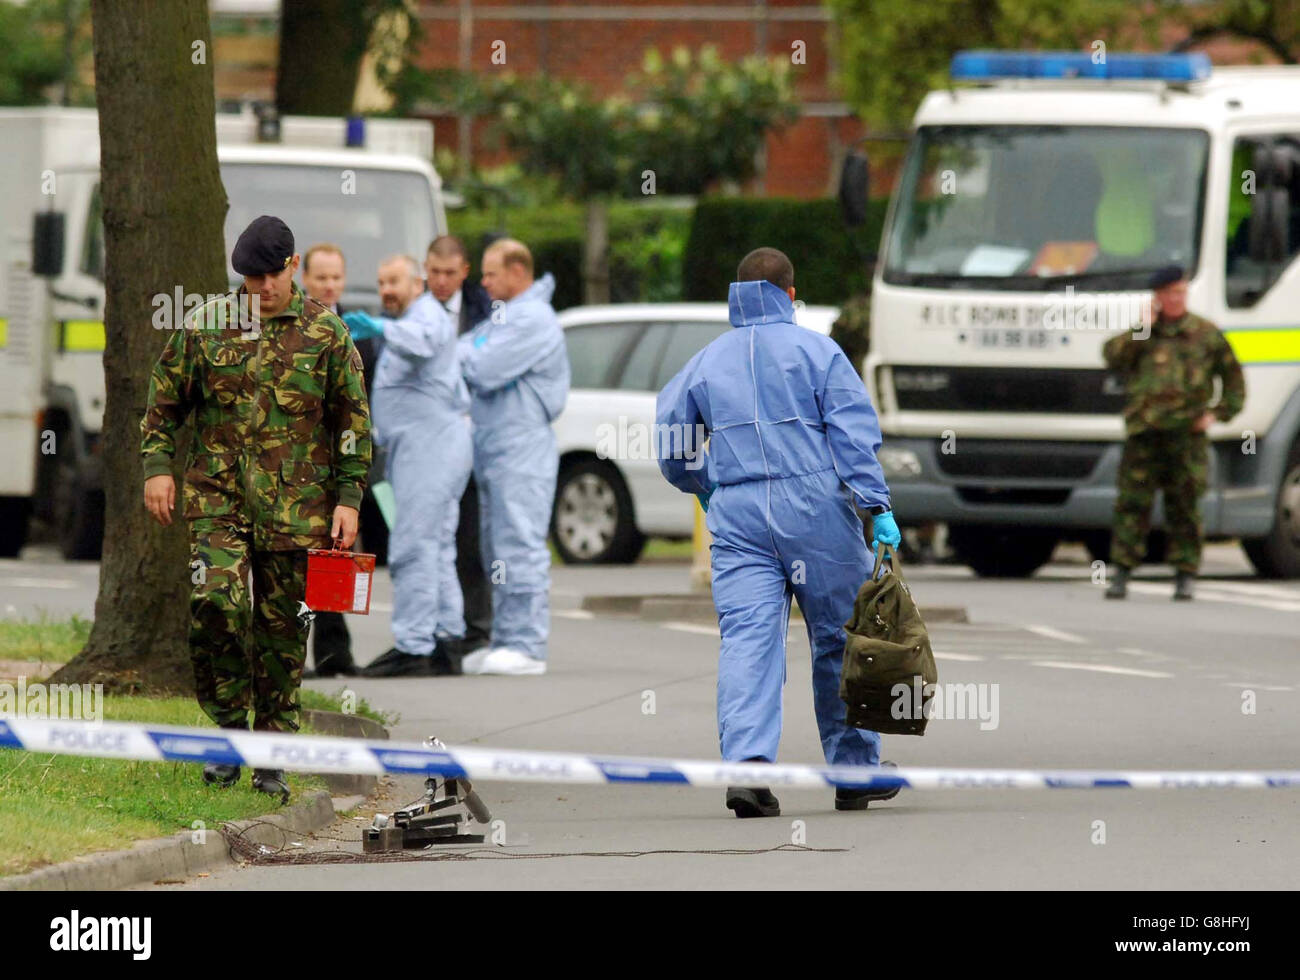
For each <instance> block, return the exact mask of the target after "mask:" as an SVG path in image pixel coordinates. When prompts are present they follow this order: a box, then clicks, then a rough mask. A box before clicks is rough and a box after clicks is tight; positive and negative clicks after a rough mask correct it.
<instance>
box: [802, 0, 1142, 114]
mask: <svg viewBox="0 0 1300 980" xmlns="http://www.w3.org/2000/svg"><path fill="white" fill-rule="evenodd" d="M828 3H829V5H830V8H831V11H832V14H833V17H834V24H835V32H834V33H835V36H836V38H837V41H836V44H837V53H836V54H837V60H838V62H839V64H840V83H841V87H842V89H843V91H844V94H845V97H846V98H847V99H848V101H849V102H850V104H852V105H853V107H854V108H855V109H856V110H857V112H858V113H859V114H860V115H861V116H862V117H863V118H864V119H866V120H867V122H868V123H870V124H871V125H873V126H877V127H881V128H894V129H902V128H906V127H907V125H908V124H909V123H910V122H911V119H912V115H913V113H914V112H915V111H916V107H917V105H918V104H919V103H920V101H921V98H922V97H923V96H924V95H925V93H926V92H928V91H930V90H931V89H938V88H944V87H946V86H947V85H948V66H949V64H950V62H951V61H952V56H953V54H954V53H955V52H957V51H960V50H963V49H966V48H1010V49H1017V50H1018V49H1025V48H1039V49H1066V50H1074V49H1087V48H1088V46H1089V45H1090V44H1091V43H1092V42H1093V41H1096V40H1101V41H1104V42H1105V43H1106V44H1107V46H1108V47H1110V46H1112V42H1113V41H1114V40H1115V39H1116V38H1117V35H1121V34H1123V35H1124V36H1125V37H1127V36H1130V35H1131V34H1133V33H1134V32H1135V31H1137V32H1141V31H1142V30H1149V24H1147V23H1146V22H1144V21H1142V20H1141V19H1140V14H1138V13H1136V12H1135V11H1136V10H1137V7H1136V5H1134V4H1132V3H1131V2H1130V0H926V2H925V3H916V2H914V0H828Z"/></svg>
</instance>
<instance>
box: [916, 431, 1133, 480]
mask: <svg viewBox="0 0 1300 980" xmlns="http://www.w3.org/2000/svg"><path fill="white" fill-rule="evenodd" d="M1106 446H1107V444H1106V443H1104V442H1080V443H1060V442H1053V443H1042V442H1034V441H1032V440H1022V441H1018V442H1010V441H1006V440H1001V439H999V440H986V439H962V438H961V437H960V436H958V437H957V439H956V440H955V441H954V443H953V445H952V448H953V449H955V450H956V451H955V452H952V453H945V452H944V451H943V450H944V443H943V442H942V441H940V443H939V451H938V452H937V453H936V454H935V459H936V460H937V462H938V464H939V469H940V470H941V471H943V472H944V473H946V474H947V475H948V476H955V477H983V478H987V479H1002V478H1006V477H1010V478H1013V479H1023V480H1045V481H1055V480H1069V481H1071V482H1073V481H1075V480H1084V479H1087V478H1088V477H1089V476H1091V475H1092V471H1093V470H1094V469H1095V468H1096V466H1097V462H1098V461H1099V460H1100V459H1101V456H1102V453H1104V452H1105V451H1106Z"/></svg>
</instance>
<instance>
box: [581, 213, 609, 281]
mask: <svg viewBox="0 0 1300 980" xmlns="http://www.w3.org/2000/svg"><path fill="white" fill-rule="evenodd" d="M586 213H587V233H586V236H585V240H584V243H583V250H582V252H583V255H582V301H583V303H586V304H587V305H591V304H592V303H608V302H609V202H608V201H606V200H605V198H603V197H601V196H600V195H594V196H592V197H590V198H588V199H587V212H586Z"/></svg>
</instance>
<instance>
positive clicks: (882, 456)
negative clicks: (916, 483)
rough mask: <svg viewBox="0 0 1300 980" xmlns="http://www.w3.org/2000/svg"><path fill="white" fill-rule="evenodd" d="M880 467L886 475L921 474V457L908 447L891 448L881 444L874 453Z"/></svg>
mask: <svg viewBox="0 0 1300 980" xmlns="http://www.w3.org/2000/svg"><path fill="white" fill-rule="evenodd" d="M876 459H878V460H879V461H880V468H881V469H882V470H884V471H885V476H887V477H904V478H906V477H913V476H920V475H921V457H920V456H918V455H916V453H914V452H912V450H910V449H891V448H890V447H888V446H881V447H880V452H878V453H876Z"/></svg>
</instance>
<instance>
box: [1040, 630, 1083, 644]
mask: <svg viewBox="0 0 1300 980" xmlns="http://www.w3.org/2000/svg"><path fill="white" fill-rule="evenodd" d="M1025 629H1027V630H1029V632H1031V633H1037V634H1038V635H1039V636H1045V637H1047V638H1048V639H1049V640H1060V641H1061V642H1062V643H1087V642H1088V641H1087V640H1086V639H1084V638H1083V637H1082V636H1076V635H1075V634H1073V633H1067V632H1065V631H1064V630H1058V629H1054V628H1053V627H1051V626H1026V627H1025Z"/></svg>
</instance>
